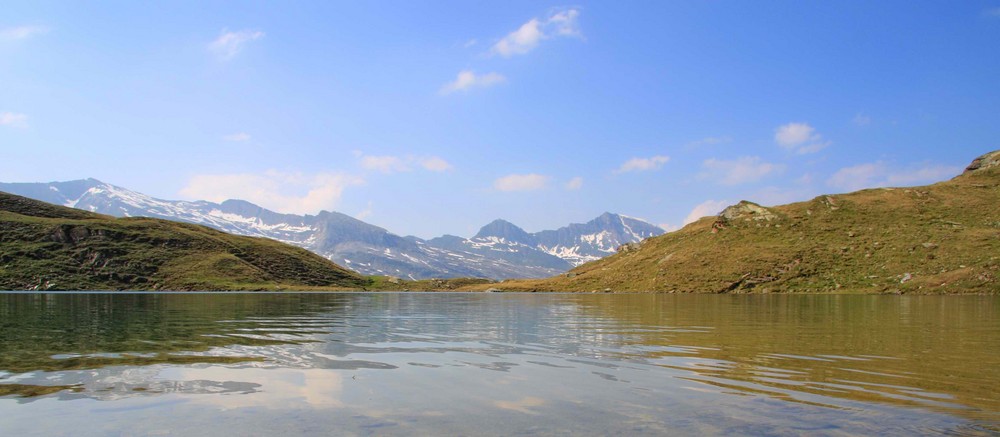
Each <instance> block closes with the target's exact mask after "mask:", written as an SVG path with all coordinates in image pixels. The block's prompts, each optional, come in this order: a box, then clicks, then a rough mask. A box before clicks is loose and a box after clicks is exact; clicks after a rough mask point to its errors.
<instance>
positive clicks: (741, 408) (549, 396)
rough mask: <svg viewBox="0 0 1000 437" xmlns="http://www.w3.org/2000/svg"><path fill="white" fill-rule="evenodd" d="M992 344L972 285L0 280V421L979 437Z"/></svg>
mask: <svg viewBox="0 0 1000 437" xmlns="http://www.w3.org/2000/svg"><path fill="white" fill-rule="evenodd" d="M997 346H1000V298H997V297H986V296H913V297H911V296H902V297H900V296H850V295H840V296H830V295H810V296H793V295H770V296H715V295H712V296H676V295H572V294H570V295H565V294H546V295H533V294H492V293H491V294H407V293H398V294H397V293H378V294H369V293H358V294H315V293H288V294H232V293H223V294H4V295H0V430H5V432H4V433H5V434H8V433H9V434H15V433H17V434H45V435H51V434H56V435H59V434H67V433H68V432H69V431H73V432H72V434H74V435H81V434H83V435H88V434H89V435H105V434H121V433H123V432H124V433H137V432H138V431H136V430H141V432H138V433H143V434H145V433H167V434H183V433H194V434H211V433H213V432H216V431H217V432H227V433H240V434H270V433H274V432H286V433H287V432H292V433H318V432H324V431H327V432H329V431H330V430H337V431H338V432H346V433H357V434H371V433H376V434H412V433H432V432H433V433H445V434H471V433H475V434H510V433H519V432H523V433H551V432H572V433H582V434H609V433H632V434H634V433H663V432H672V433H682V434H701V433H741V434H743V433H749V434H760V433H783V432H791V433H805V432H820V433H824V434H839V433H885V432H891V433H904V432H910V433H912V432H916V433H924V434H926V433H935V432H941V433H973V434H975V433H983V434H989V433H993V432H998V431H1000V427H998V424H1000V399H998V396H997V392H996V389H995V387H996V386H998V385H1000V348H998V347H997ZM85 400H92V401H94V400H96V401H103V402H98V403H96V404H94V403H84V402H85ZM53 401H55V402H53ZM58 401H66V402H58ZM178 417H183V418H184V419H183V421H178V420H177V418H178ZM69 423H73V424H91V425H92V426H91V427H86V426H84V427H82V428H81V427H76V425H74V426H75V428H73V429H66V428H65V426H66V425H67V424H69ZM137 426H141V428H136V427H137ZM81 430H83V432H81Z"/></svg>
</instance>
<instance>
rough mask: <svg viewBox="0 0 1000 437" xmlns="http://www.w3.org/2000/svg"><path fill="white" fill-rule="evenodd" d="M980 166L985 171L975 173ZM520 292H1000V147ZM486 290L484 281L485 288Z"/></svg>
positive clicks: (718, 225)
mask: <svg viewBox="0 0 1000 437" xmlns="http://www.w3.org/2000/svg"><path fill="white" fill-rule="evenodd" d="M974 167H976V168H975V169H973V168H974ZM724 215H728V216H729V217H728V218H726V217H724V216H723V215H720V216H719V217H706V218H703V219H701V220H699V221H697V222H695V223H692V224H689V225H688V226H685V227H684V228H683V229H681V230H679V231H677V232H672V233H669V234H666V235H663V236H660V237H655V238H651V239H648V240H646V241H644V242H643V243H642V244H641V245H639V246H638V247H635V248H631V249H632V250H627V251H620V252H619V253H618V254H615V255H613V256H610V257H607V258H604V259H601V260H598V261H594V262H591V263H588V264H585V265H582V266H580V267H578V268H576V269H574V270H572V271H571V272H569V273H567V274H564V275H560V276H558V277H554V278H549V279H544V280H536V281H506V282H504V283H501V284H497V285H495V286H494V287H497V288H500V289H503V290H511V291H515V290H520V291H529V290H532V291H534V290H537V291H608V290H610V291H651V292H702V293H727V292H729V293H740V292H830V291H837V292H876V293H877V292H882V293H894V292H902V293H910V292H917V293H1000V151H997V152H992V153H990V154H987V155H984V156H983V157H982V158H980V159H977V160H976V161H974V163H973V165H971V166H970V170H967V171H966V172H965V173H963V174H962V175H959V176H958V177H956V178H954V179H952V180H950V181H945V182H941V183H938V184H934V185H930V186H924V187H913V188H882V189H869V190H863V191H858V192H854V193H849V194H839V195H827V196H820V197H817V198H815V199H813V200H811V201H807V202H801V203H793V204H790V205H783V206H777V207H774V208H759V207H757V206H756V205H754V204H752V203H749V202H744V203H741V204H740V205H738V206H736V207H732V208H731V209H728V211H727V213H726V214H724ZM479 288H483V287H482V286H481V287H479Z"/></svg>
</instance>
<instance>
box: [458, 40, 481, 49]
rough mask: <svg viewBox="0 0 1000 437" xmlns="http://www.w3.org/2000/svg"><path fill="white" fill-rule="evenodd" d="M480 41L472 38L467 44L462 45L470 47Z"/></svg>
mask: <svg viewBox="0 0 1000 437" xmlns="http://www.w3.org/2000/svg"><path fill="white" fill-rule="evenodd" d="M478 42H479V41H477V40H476V39H475V38H472V39H470V40H468V41H466V42H465V44H462V47H463V48H469V47H472V46H474V45H476V43H478Z"/></svg>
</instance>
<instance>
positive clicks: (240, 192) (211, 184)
mask: <svg viewBox="0 0 1000 437" xmlns="http://www.w3.org/2000/svg"><path fill="white" fill-rule="evenodd" d="M364 182H365V181H364V180H363V179H361V178H359V177H357V176H352V175H347V174H341V173H318V174H313V175H305V174H301V173H284V172H279V171H275V170H268V171H266V172H264V173H263V174H256V173H239V174H208V175H197V176H194V177H192V178H191V179H190V180H189V181H188V184H187V186H185V187H184V188H182V189H181V190H180V192H179V194H180V195H181V196H183V197H186V198H188V199H194V200H209V201H213V202H222V201H224V200H227V199H242V200H246V201H249V202H253V203H256V204H258V205H260V206H263V207H265V208H268V209H271V210H274V211H278V212H282V213H291V214H316V213H317V212H319V211H321V210H331V209H333V208H335V207H336V206H337V203H338V202H339V201H340V197H341V195H342V194H343V192H344V189H346V188H347V187H350V186H354V185H361V184H363V183H364Z"/></svg>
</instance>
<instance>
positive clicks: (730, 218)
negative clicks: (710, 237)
mask: <svg viewBox="0 0 1000 437" xmlns="http://www.w3.org/2000/svg"><path fill="white" fill-rule="evenodd" d="M778 219H780V217H779V216H778V215H777V214H775V213H774V212H772V211H771V210H770V209H768V208H765V207H763V206H760V205H758V204H756V203H753V202H748V201H746V200H742V201H740V203H737V204H735V205H731V206H728V207H726V209H724V210H722V213H720V214H719V218H718V220H716V223H715V226H713V227H714V228H722V227H725V225H737V224H739V223H741V222H742V223H747V222H762V221H763V222H770V221H774V220H778Z"/></svg>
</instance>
